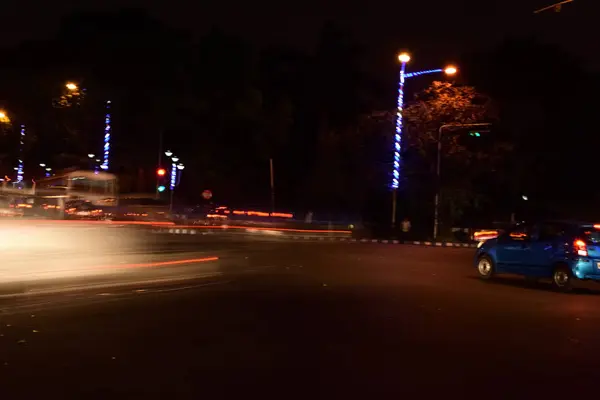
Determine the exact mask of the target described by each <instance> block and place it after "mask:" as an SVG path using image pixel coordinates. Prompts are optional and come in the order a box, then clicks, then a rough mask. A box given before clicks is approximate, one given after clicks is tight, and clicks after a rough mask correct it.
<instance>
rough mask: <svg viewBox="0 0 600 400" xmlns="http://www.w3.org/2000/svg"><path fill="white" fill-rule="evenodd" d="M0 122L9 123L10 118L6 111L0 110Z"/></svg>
mask: <svg viewBox="0 0 600 400" xmlns="http://www.w3.org/2000/svg"><path fill="white" fill-rule="evenodd" d="M0 123H4V124H8V123H10V118H9V117H8V114H7V113H6V111H2V110H0Z"/></svg>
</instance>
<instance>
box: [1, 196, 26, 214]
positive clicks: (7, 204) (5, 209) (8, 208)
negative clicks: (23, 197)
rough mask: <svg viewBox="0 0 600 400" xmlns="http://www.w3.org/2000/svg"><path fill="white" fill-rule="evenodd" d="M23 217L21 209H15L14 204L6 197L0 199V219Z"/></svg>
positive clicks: (23, 212) (22, 209)
mask: <svg viewBox="0 0 600 400" xmlns="http://www.w3.org/2000/svg"><path fill="white" fill-rule="evenodd" d="M23 215H25V211H24V208H23V207H15V203H14V202H11V199H10V198H8V197H4V196H2V197H0V217H4V218H10V217H22V216H23Z"/></svg>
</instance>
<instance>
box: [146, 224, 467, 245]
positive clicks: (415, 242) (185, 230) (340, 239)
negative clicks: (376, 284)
mask: <svg viewBox="0 0 600 400" xmlns="http://www.w3.org/2000/svg"><path fill="white" fill-rule="evenodd" d="M152 232H153V233H162V234H171V235H198V234H206V233H209V232H206V231H204V230H200V229H189V228H169V229H154V230H152ZM211 233H212V232H211ZM285 236H286V237H288V238H290V239H294V240H314V241H319V242H346V243H373V244H403V245H412V246H428V247H462V248H476V247H477V244H474V243H458V242H431V241H418V240H389V239H355V238H349V237H329V236H314V235H313V236H310V235H285Z"/></svg>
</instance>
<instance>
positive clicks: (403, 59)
mask: <svg viewBox="0 0 600 400" xmlns="http://www.w3.org/2000/svg"><path fill="white" fill-rule="evenodd" d="M398 61H400V78H399V84H398V104H397V110H396V133H395V135H394V150H393V151H394V165H393V168H392V185H391V186H392V228H394V227H395V226H396V205H397V191H398V186H400V178H401V177H400V172H401V167H400V163H401V159H400V157H401V152H402V128H403V126H404V123H403V119H402V117H403V116H402V112H403V109H404V81H405V80H406V79H408V78H413V77H415V76H421V75H428V74H436V73H440V72H443V73H445V74H446V75H454V74H456V73H457V71H458V70H457V69H456V67H454V66H447V67H446V68H444V69H441V68H438V69H430V70H424V71H417V72H409V73H406V64H407V63H408V62H409V61H410V55H409V54H408V53H401V54H400V55H398Z"/></svg>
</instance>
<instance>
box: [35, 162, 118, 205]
mask: <svg viewBox="0 0 600 400" xmlns="http://www.w3.org/2000/svg"><path fill="white" fill-rule="evenodd" d="M117 186H118V185H117V177H116V176H115V175H113V174H109V173H107V172H95V171H79V170H78V171H69V172H64V173H62V174H57V175H56V176H52V177H49V178H44V179H41V180H39V181H38V182H36V183H35V185H34V187H33V190H32V194H33V195H35V196H36V197H43V198H49V199H51V198H58V197H62V198H64V199H65V200H64V201H65V203H68V202H72V201H84V202H89V203H90V204H92V205H94V206H99V207H113V206H116V205H117V204H118V201H117V191H118V187H117Z"/></svg>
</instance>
